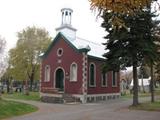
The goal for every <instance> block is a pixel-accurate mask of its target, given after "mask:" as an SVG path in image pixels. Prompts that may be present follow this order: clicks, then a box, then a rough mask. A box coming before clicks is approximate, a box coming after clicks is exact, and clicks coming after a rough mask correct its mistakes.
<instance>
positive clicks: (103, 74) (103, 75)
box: [101, 73, 107, 87]
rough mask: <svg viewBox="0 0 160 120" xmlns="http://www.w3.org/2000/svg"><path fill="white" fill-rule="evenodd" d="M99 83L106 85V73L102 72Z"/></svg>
mask: <svg viewBox="0 0 160 120" xmlns="http://www.w3.org/2000/svg"><path fill="white" fill-rule="evenodd" d="M101 85H102V87H107V73H102V78H101Z"/></svg>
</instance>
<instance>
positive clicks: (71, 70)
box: [70, 62, 78, 82]
mask: <svg viewBox="0 0 160 120" xmlns="http://www.w3.org/2000/svg"><path fill="white" fill-rule="evenodd" d="M73 65H75V66H76V69H75V77H74V78H75V79H73V77H72V75H73V69H72V66H73ZM77 73H78V65H77V63H75V62H73V63H72V64H71V65H70V82H77V75H78V74H77Z"/></svg>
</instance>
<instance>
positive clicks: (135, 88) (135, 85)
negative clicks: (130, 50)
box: [133, 62, 139, 106]
mask: <svg viewBox="0 0 160 120" xmlns="http://www.w3.org/2000/svg"><path fill="white" fill-rule="evenodd" d="M138 104H139V102H138V79H137V62H134V63H133V106H136V105H138Z"/></svg>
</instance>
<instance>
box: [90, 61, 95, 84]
mask: <svg viewBox="0 0 160 120" xmlns="http://www.w3.org/2000/svg"><path fill="white" fill-rule="evenodd" d="M91 65H93V66H94V85H91V80H90V79H91V71H90V70H91ZM89 87H96V65H95V64H94V63H90V65H89Z"/></svg>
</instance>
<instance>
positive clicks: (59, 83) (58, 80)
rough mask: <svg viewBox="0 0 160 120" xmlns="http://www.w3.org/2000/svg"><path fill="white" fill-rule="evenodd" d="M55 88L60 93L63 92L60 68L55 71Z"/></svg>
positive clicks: (62, 74) (62, 75) (62, 77)
mask: <svg viewBox="0 0 160 120" xmlns="http://www.w3.org/2000/svg"><path fill="white" fill-rule="evenodd" d="M56 88H59V90H60V91H63V90H64V72H63V70H62V69H60V68H59V69H57V71H56Z"/></svg>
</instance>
